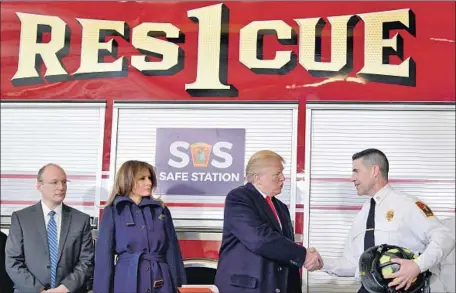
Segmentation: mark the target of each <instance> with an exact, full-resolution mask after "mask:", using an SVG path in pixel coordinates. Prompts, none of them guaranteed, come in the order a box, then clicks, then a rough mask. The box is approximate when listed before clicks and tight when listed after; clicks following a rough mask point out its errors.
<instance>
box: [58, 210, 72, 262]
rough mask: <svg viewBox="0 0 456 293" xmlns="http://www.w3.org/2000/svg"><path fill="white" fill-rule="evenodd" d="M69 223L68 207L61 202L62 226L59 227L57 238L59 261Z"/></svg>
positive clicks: (69, 212)
mask: <svg viewBox="0 0 456 293" xmlns="http://www.w3.org/2000/svg"><path fill="white" fill-rule="evenodd" d="M70 224H71V211H70V209H69V208H68V207H67V206H66V205H64V204H62V227H61V228H60V240H59V257H58V260H59V261H60V257H61V256H62V250H63V246H64V245H65V241H66V239H67V236H68V232H69V230H70Z"/></svg>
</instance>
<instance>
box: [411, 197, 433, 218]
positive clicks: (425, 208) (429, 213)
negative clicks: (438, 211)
mask: <svg viewBox="0 0 456 293" xmlns="http://www.w3.org/2000/svg"><path fill="white" fill-rule="evenodd" d="M415 204H416V206H417V207H418V208H419V209H420V210H421V211H422V212H423V213H424V215H425V216H426V217H432V216H434V213H433V212H432V210H431V209H430V208H429V207H428V206H427V205H426V204H425V203H424V202H422V201H417V202H415Z"/></svg>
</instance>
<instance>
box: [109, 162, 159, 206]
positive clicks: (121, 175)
mask: <svg viewBox="0 0 456 293" xmlns="http://www.w3.org/2000/svg"><path fill="white" fill-rule="evenodd" d="M144 170H149V172H150V176H151V181H152V191H154V190H155V189H156V188H157V175H156V173H155V169H154V167H153V166H152V165H151V164H149V163H146V162H143V161H135V160H131V161H126V162H125V163H123V164H122V166H121V167H120V168H119V171H117V174H116V179H115V182H114V187H113V189H112V192H111V196H110V197H109V199H108V201H107V203H106V206H109V205H112V203H113V202H114V200H115V199H116V197H117V196H129V195H130V194H131V192H132V191H133V189H134V187H135V183H136V177H137V176H138V174H139V173H141V172H142V171H144ZM152 193H153V192H152ZM150 198H151V199H154V200H159V201H161V200H160V199H157V198H154V197H153V195H152V194H151V195H150ZM162 205H164V203H163V202H162Z"/></svg>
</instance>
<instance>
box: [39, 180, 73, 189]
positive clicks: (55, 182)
mask: <svg viewBox="0 0 456 293" xmlns="http://www.w3.org/2000/svg"><path fill="white" fill-rule="evenodd" d="M40 182H41V183H43V184H49V185H52V186H54V187H56V186H58V185H59V183H60V184H62V186H67V185H68V183H70V182H71V181H70V180H62V181H59V180H52V181H40Z"/></svg>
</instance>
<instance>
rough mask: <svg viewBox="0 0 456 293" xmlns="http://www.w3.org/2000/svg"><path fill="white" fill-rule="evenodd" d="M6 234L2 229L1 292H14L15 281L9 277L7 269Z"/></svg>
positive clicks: (0, 242)
mask: <svg viewBox="0 0 456 293" xmlns="http://www.w3.org/2000/svg"><path fill="white" fill-rule="evenodd" d="M6 238H7V236H6V234H5V233H3V232H2V231H0V285H1V287H0V288H1V290H0V293H11V292H13V282H11V279H10V278H9V276H8V274H7V273H6V270H5V245H6Z"/></svg>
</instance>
